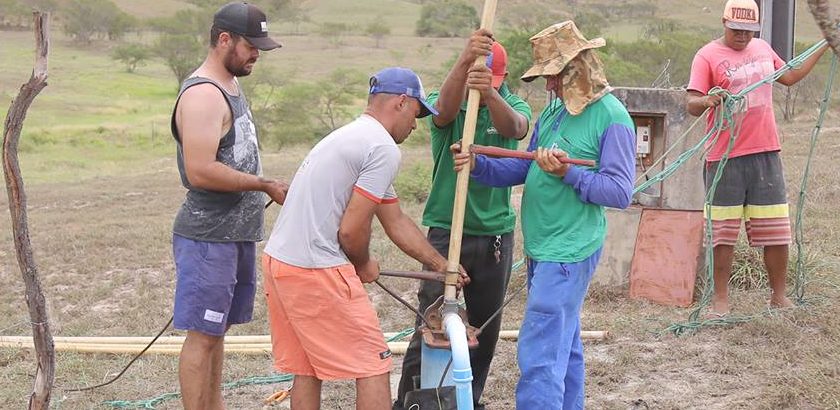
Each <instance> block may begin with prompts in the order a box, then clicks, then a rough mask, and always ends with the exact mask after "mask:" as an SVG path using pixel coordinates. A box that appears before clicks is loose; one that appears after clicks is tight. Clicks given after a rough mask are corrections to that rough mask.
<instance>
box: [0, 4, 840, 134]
mask: <svg viewBox="0 0 840 410" xmlns="http://www.w3.org/2000/svg"><path fill="white" fill-rule="evenodd" d="M413 1H414V2H416V3H418V4H420V15H419V18H418V20H417V22H416V26H415V34H416V35H417V36H421V37H461V38H465V37H466V36H468V35H469V34H470V33H471V32H472V30H473V29H474V28H475V27H478V25H479V17H478V11H477V9H476V7H475V6H474V5H473V3H476V2H475V1H472V2H470V1H467V0H413ZM534 1H535V3H539V2H540V1H543V0H534ZM187 2H188V3H190V4H191V7H189V8H184V9H182V10H179V11H177V12H176V13H174V14H173V15H172V16H168V17H158V18H150V19H138V18H135V17H132V16H130V15H128V14H126V13H125V12H123V11H122V10H120V9H119V7H117V6H116V5H115V4H114V3H113V2H112V1H111V0H67V1H61V2H58V1H57V0H0V29H2V28H5V29H14V28H16V27H19V26H25V25H26V21H27V20H26V19H25V18H23V17H22V16H23V15H27V14H28V10H30V9H31V7H38V8H41V9H43V10H53V11H54V12H55V15H56V17H57V20H58V26H59V27H61V30H63V32H64V33H65V34H66V35H67V36H68V37H69V38H70V39H72V41H73V42H74V43H76V44H78V45H79V46H80V47H85V46H88V45H90V44H92V42H94V41H96V40H109V41H112V42H116V43H117V45H116V46H114V47H112V48H111V56H112V58H113V59H114V60H116V61H119V62H121V63H122V64H123V65H124V67H125V70H126V71H129V72H133V71H135V70H136V69H137V68H138V66H141V65H143V64H144V63H145V62H146V61H148V60H150V59H155V58H156V59H160V60H161V61H163V62H164V63H165V64H166V66H167V67H168V68H169V69H170V71H171V72H172V74H173V76H174V77H175V78H174V79H175V80H176V81H177V84H180V83H181V82H182V81H183V79H184V78H185V77H186V76H187V75H189V74H190V73H191V72H192V71H193V70H194V69H195V68H196V67H197V66H198V65H199V64H200V63H201V61H202V59H203V58H204V55H205V54H206V47H207V45H206V44H207V41H208V39H207V35H208V31H209V29H208V27H207V25H208V22H209V21H211V20H212V14H213V13H214V12H215V10H217V9H218V7H219V6H221V5H222V4H224V3H226V2H227V0H187ZM565 2H566V3H567V4H568V5H569V6H570V7H562V8H558V7H548V6H546V7H529V8H525V7H519V8H511V9H506V10H504V12H503V13H501V14H500V21H499V23H498V24H497V30H496V31H497V33H496V37H497V39H498V40H499V41H500V42H502V44H504V45H505V47H506V49H507V51H508V57H509V62H508V70H509V72H510V74H509V77H508V79H509V80H508V82H509V85H510V86H511V88H513V89H514V90H515V91H516V92H518V93H519V94H520V95H522V96H524V97H526V98H530V97H533V98H530V99H531V100H532V102H533V103H534V104H535V106H539V105H540V104H542V103H543V98H542V86H543V85H542V83H541V82H539V81H537V82H534V83H530V84H526V83H523V82H521V81H519V77H520V76H521V75H522V73H524V71H525V70H526V69H527V68H528V67H529V66H530V64H531V47H530V42H529V38H530V36H532V35H533V34H534V30H535V27H536V28H541V27H545V26H548V25H549V24H552V23H554V22H558V21H562V20H567V19H573V20H574V21H575V22H576V23H577V25H578V27H580V29H581V30H582V31H583V32H584V34H585V35H586V37H587V38H593V37H599V36H605V37H607V46H606V47H604V48H601V49H599V50H598V53H599V54H600V55H601V57H602V59H603V60H604V63H605V66H606V71H607V78H608V79H609V81H610V83H611V84H614V85H618V86H631V87H661V88H679V87H684V86H685V84H686V83H687V82H688V76H689V70H690V65H691V61H692V59H693V56H694V53H695V52H696V51H697V50H698V49H699V48H700V47H701V46H702V45H703V44H705V43H706V42H708V41H710V40H711V39H713V38H716V37H718V36H720V34H721V29H719V28H718V29H709V28H704V27H700V26H695V25H692V24H686V23H685V22H684V21H676V20H671V19H668V18H659V17H656V16H657V12H658V10H657V7H656V5H655V3H653V2H651V1H649V0H625V1H622V2H620V3H616V2H603V3H601V2H587V3H586V5H584V4H582V2H577V1H576V0H565ZM259 5H260V7H261V8H263V10H265V11H266V13H267V14H268V15H269V16H272V17H273V18H274V16H276V20H273V23H272V24H273V27H272V28H273V30H276V29H275V27H278V25H283V27H285V28H286V29H287V30H290V31H291V33H293V34H303V33H302V29H304V27H305V28H306V29H307V30H312V32H311V33H309V34H315V35H319V36H322V37H324V38H325V40H326V43H327V44H329V45H330V46H332V47H339V46H341V45H342V44H343V39H344V37H345V36H347V35H357V36H358V35H364V36H368V37H370V38H371V43H370V46H371V47H376V48H379V47H382V46H383V43H385V42H386V41H387V38H388V36H389V35H390V34H391V28H390V26H388V25H387V24H386V23H385V19H383V18H380V17H373V18H372V19H371V20H370V21H368V22H367V23H364V22H352V21H323V22H314V21H312V19H311V18H310V16H309V12H308V8H307V3H306V0H265V1H262V2H260V4H259ZM571 6H574V7H571ZM535 9H536V11H537V12H534V10H535ZM569 10H575V12H574V14H570V12H569ZM628 16H631V17H634V18H639V19H642V20H643V21H646V23H645V24H644V25H643V26H642V28H641V30H640V31H639V33H637V35H635V36H633V39H632V40H628V39H612V38H609V36H608V35H605V33H604V31H603V29H604V28H605V27H609V26H610V25H612V24H616V23H621V22H622V21H624V19H626V18H627V17H628ZM348 20H349V19H348ZM313 28H314V30H313ZM149 32H151V33H152V34H151V35H150V36H149V38H148V40H147V41H145V42H142V43H141V42H137V41H134V42H128V41H124V39H125V38H126V34H128V33H135V34H136V36H134V37H133V38H137V39H142V38H143V36H144V35H145V34H144V33H149ZM421 51H422V50H419V51H418V52H421ZM395 53H397V52H396V51H395ZM453 60H454V56H453ZM451 62H452V61H448V62H447V63H445V64H444V66H442V67H440V68H439V71H440V72H441V73H445V72H446V71H447V70H448V68H449V65H451ZM824 64H825V63H824ZM821 72H827V69H825V68H824V69H819V68H818V69H817V72H816V75H812V76H809V78H808V79H807V81H803V82H802V85H798V86H797V87H799V88H797V89H795V93H794V96H795V98H797V99H799V100H804V99H813V98H815V97H814V96H813V95H815V94H817V93H818V92H819V91H818V90H816V88H818V87H816V86H815V85H814V84H822V82H823V78H824V77H825V76H824V74H822V75H821V74H820V73H821ZM252 77H254V78H250V79H247V80H246V81H243V84H244V86H245V87H247V88H248V90H246V91H247V93H248V95H249V96H250V97H251V103H252V111H253V112H254V115H255V116H256V117H257V119H258V121H257V124H258V125H259V126H260V127H261V130H260V131H261V135H263V136H264V138H263V141H264V143H265V144H268V145H271V146H280V145H283V144H289V143H295V142H311V141H313V140H316V139H318V138H320V137H322V136H323V135H325V134H326V133H327V132H329V131H330V130H332V129H335V128H337V127H338V126H340V125H341V124H343V123H344V122H346V121H348V120H349V119H351V118H352V116H353V115H355V114H356V111H357V106H358V105H359V102H358V98H359V96H360V95H363V93H364V90H365V88H366V86H367V83H366V81H367V74H366V73H361V72H358V71H354V70H350V69H338V70H335V71H334V72H332V73H331V74H330V75H329V78H327V79H325V81H321V82H319V83H318V84H317V85H315V84H311V83H303V82H300V83H293V82H288V81H284V80H281V79H283V78H290V77H292V76H291V75H278V73H276V72H272V70H271V69H270V68H269V67H263V68H261V69H260V70H257V71H255V74H254V75H253V76H252ZM817 98H818V97H817ZM791 106H792V107H795V106H796V105H795V104H793V105H791ZM788 111H791V112H790V113H789V112H788ZM788 114H790V115H788ZM792 115H793V108H790V109H788V108H787V107H785V118H786V119H788V118H789V117H792Z"/></svg>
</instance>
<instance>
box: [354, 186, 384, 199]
mask: <svg viewBox="0 0 840 410" xmlns="http://www.w3.org/2000/svg"><path fill="white" fill-rule="evenodd" d="M353 192H358V193H359V195H361V196H363V197H365V198H367V199H370V200H371V201H373V202H376V203H377V204H381V203H382V198H380V197H378V196H376V195H374V194H371V193H370V192H368V191H365V190H364V189H362V188H361V187H359V186H358V185H353Z"/></svg>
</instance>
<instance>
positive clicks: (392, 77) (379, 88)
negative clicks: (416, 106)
mask: <svg viewBox="0 0 840 410" xmlns="http://www.w3.org/2000/svg"><path fill="white" fill-rule="evenodd" d="M370 94H397V95H401V94H405V95H407V96H409V97H412V98H414V99H416V100H417V101H419V102H420V115H418V116H417V118H423V117H425V116H427V115H429V114H432V115H438V112H437V110H436V109H435V107H432V105H431V104H429V103H428V102H427V101H426V93H425V92H424V91H423V83H421V82H420V77H418V76H417V74H415V73H414V71H411V70H409V69H407V68H402V67H388V68H383V69H382V70H380V71H379V72H378V73H376V74H374V75H373V76H372V77H370Z"/></svg>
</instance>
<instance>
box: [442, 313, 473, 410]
mask: <svg viewBox="0 0 840 410" xmlns="http://www.w3.org/2000/svg"><path fill="white" fill-rule="evenodd" d="M443 329H444V330H445V331H446V336H447V337H448V338H449V345H450V346H451V348H452V381H454V382H455V398H456V402H457V404H458V410H473V395H472V380H473V377H472V368H471V367H470V350H469V347H468V346H467V328H466V327H464V322H462V321H461V317H460V316H459V315H458V314H457V313H446V314H444V316H443Z"/></svg>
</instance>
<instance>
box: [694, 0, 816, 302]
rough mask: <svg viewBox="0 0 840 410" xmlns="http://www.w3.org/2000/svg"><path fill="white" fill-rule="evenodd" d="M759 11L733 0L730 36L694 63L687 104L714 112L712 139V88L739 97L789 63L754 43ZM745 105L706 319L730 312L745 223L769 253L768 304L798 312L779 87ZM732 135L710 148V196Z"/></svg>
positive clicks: (720, 197) (728, 172)
mask: <svg viewBox="0 0 840 410" xmlns="http://www.w3.org/2000/svg"><path fill="white" fill-rule="evenodd" d="M758 12H759V10H758V6H757V5H756V3H755V1H753V0H729V1H727V2H726V5H725V7H724V12H723V18H722V22H723V30H724V34H723V37H721V38H719V39H716V40H714V41H712V42H710V43H708V44H706V45H705V46H704V47H703V48H701V49H700V50H699V51H698V52H697V54H696V55H695V56H694V62H693V63H692V65H691V78H690V80H689V84H688V98H687V104H686V105H687V110H688V112H689V113H691V114H692V115H695V116H699V115H702V114H703V112H705V111H706V110H707V109H709V108H712V110H710V112H709V113H708V117H707V125H706V130H707V132H708V131H709V130H711V129H712V127H714V121H715V120H714V117H715V112H714V110H716V109H717V108H716V107H718V106H719V105H720V103H721V101H722V96H721V95H719V94H709V91H710V90H712V88H714V87H719V88H722V89H725V90H727V91H729V92H730V93H733V94H734V93H738V92H740V91H742V90H743V89H745V88H746V87H747V86H749V85H751V84H753V83H756V82H758V81H760V80H762V79H764V78H766V77H768V76H769V75H771V74H772V73H773V72H774V71H775V70H778V69H779V68H781V67H782V66H783V65H784V64H785V62H784V61H782V59H781V58H779V56H778V55H777V54H776V52H775V51H773V49H772V48H771V47H770V45H769V44H767V42H765V41H764V40H762V39H760V38H753V36H754V35H755V32H757V31H759V30H760V28H761V26H760V24H759V14H758ZM827 48H828V46H827V45H826V46H825V47H823V48H821V49H820V50H819V51H817V52H816V53H815V54H814V55H812V56H811V57H810V58H808V59H807V60H806V61H805V62H803V63H802V65H801V66H800V67H799V68H797V69H794V70H791V71H788V72H786V73H785V74H783V75H782V76H781V77H779V78H778V79H777V80H776V81H778V82H779V83H781V84H784V85H786V86H791V85H793V84H796V83H797V82H799V80H801V79H803V78H804V77H805V76H806V75H808V73H809V72H811V70H812V69H813V68H814V66H815V65H816V63H817V61H818V60H819V58H820V57H821V56H822V55H823V54H824V53H825V51H826V50H827ZM745 99H746V100H745V104H744V106H743V110H742V111H741V112H739V113H735V118H736V121H738V122H740V124H741V125H740V126H739V127H738V128H737V129H738V134H737V138H736V139H735V142H734V145H733V147H732V150H731V151H730V152H729V159H728V161H727V162H726V166H725V168H724V171H723V174H722V178H721V179H720V181H719V182H718V184H717V187H716V189H715V195H714V198H713V200H712V206H711V212H710V213H709V215H707V217H710V218H711V219H712V243H711V245H710V246H712V247H713V253H714V260H715V263H714V284H715V285H714V297H713V298H712V306H711V310H710V311H709V313H708V314H707V315H706V317H707V318H719V317H723V316H725V315H726V314H728V313H729V296H728V284H729V275H730V270H731V268H732V259H733V254H734V249H735V243H736V242H737V240H738V233H739V231H740V230H741V221H742V220H746V231H747V237H748V239H749V243H750V245H751V246H761V247H764V264H765V266H766V268H767V276H768V278H769V281H770V287H771V289H772V293H771V295H770V300H769V305H770V306H771V307H788V306H793V303H792V302H791V301H790V300H789V299H788V298H787V297H786V296H785V279H786V274H787V264H788V246H789V244H790V241H791V233H790V218H789V216H788V204H787V192H786V190H785V179H784V174H783V172H782V161H781V157H780V155H779V152H780V150H781V144H780V143H779V137H778V133H777V131H776V118H775V114H774V112H773V86H772V84H764V85H762V86H760V87H758V88H756V89H755V90H753V91H752V92H750V93H749V94H747V95H746V96H745ZM732 129H733V128H732V127H728V128H726V129H724V130H722V131H721V132H720V134H719V135H718V136H717V139H716V140H713V142H710V143H709V148H710V151H709V153H708V155H707V156H706V166H705V168H704V172H703V177H704V180H705V181H706V190H707V191H708V190H709V189H711V184H712V180H713V179H714V176H715V174H716V173H717V169H718V164H720V161H721V159H722V158H723V156H724V153H725V152H726V151H727V149H728V145H729V139H730V133H731V130H732Z"/></svg>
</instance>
